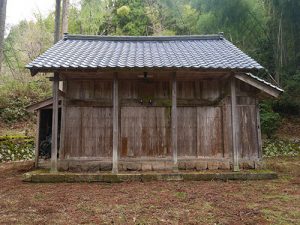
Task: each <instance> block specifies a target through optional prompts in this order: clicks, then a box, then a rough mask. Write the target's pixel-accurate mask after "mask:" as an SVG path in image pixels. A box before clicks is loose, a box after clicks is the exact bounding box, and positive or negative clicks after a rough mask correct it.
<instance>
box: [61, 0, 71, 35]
mask: <svg viewBox="0 0 300 225" xmlns="http://www.w3.org/2000/svg"><path fill="white" fill-rule="evenodd" d="M68 21H69V0H63V7H62V25H61V39H62V38H63V35H64V33H67V32H68Z"/></svg>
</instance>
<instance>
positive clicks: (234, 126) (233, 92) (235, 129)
mask: <svg viewBox="0 0 300 225" xmlns="http://www.w3.org/2000/svg"><path fill="white" fill-rule="evenodd" d="M230 93H231V94H230V97H231V127H232V147H233V152H232V156H233V171H235V172H237V171H239V170H240V168H239V159H238V157H239V155H238V142H237V141H238V122H237V106H236V82H235V77H232V78H231V80H230Z"/></svg>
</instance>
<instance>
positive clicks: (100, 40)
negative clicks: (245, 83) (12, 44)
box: [26, 35, 263, 72]
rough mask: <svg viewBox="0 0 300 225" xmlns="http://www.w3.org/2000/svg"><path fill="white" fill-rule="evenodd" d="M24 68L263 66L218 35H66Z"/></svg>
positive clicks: (243, 67) (206, 67) (244, 68)
mask: <svg viewBox="0 0 300 225" xmlns="http://www.w3.org/2000/svg"><path fill="white" fill-rule="evenodd" d="M26 67H27V68H29V69H30V70H32V71H35V72H43V71H55V70H60V69H64V70H65V69H121V68H125V69H126V68H174V69H177V68H178V69H179V68H191V69H224V70H225V69H229V70H258V69H262V68H263V67H262V66H261V65H259V64H258V63H257V62H256V61H255V60H253V59H252V58H250V57H249V56H247V55H246V54H245V53H243V52H242V51H241V50H240V49H238V48H237V47H235V46H234V45H233V44H232V43H231V42H229V41H227V40H226V39H225V38H223V36H222V35H204V36H170V37H154V36H148V37H128V36H124V37H117V36H81V35H66V36H65V38H64V39H63V40H61V41H59V42H58V43H56V44H55V45H54V46H53V47H51V48H50V49H48V50H47V51H46V52H45V53H44V54H42V55H41V56H39V57H38V58H36V59H35V60H34V61H32V62H31V63H29V64H28V65H27V66H26Z"/></svg>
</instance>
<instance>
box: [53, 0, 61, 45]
mask: <svg viewBox="0 0 300 225" xmlns="http://www.w3.org/2000/svg"><path fill="white" fill-rule="evenodd" d="M60 8H61V0H56V5H55V31H54V44H55V43H56V42H58V41H59V37H60V35H59V34H60Z"/></svg>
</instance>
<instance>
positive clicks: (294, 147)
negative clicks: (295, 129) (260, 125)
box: [263, 139, 300, 157]
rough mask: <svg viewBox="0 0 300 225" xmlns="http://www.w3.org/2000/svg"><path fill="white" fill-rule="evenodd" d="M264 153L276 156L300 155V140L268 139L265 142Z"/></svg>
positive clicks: (266, 155) (268, 155)
mask: <svg viewBox="0 0 300 225" xmlns="http://www.w3.org/2000/svg"><path fill="white" fill-rule="evenodd" d="M263 155H264V156H265V157H274V156H299V155H300V142H299V141H289V140H277V139H267V140H265V141H264V144H263Z"/></svg>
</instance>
